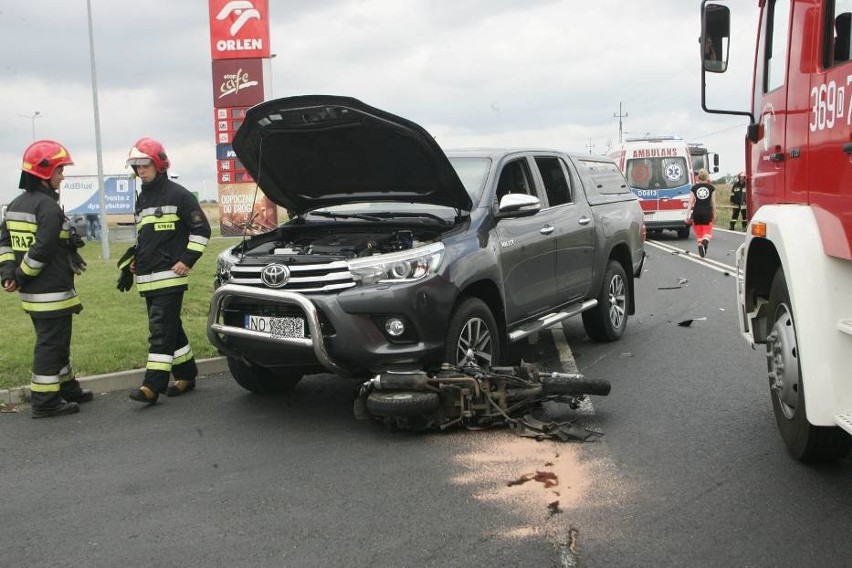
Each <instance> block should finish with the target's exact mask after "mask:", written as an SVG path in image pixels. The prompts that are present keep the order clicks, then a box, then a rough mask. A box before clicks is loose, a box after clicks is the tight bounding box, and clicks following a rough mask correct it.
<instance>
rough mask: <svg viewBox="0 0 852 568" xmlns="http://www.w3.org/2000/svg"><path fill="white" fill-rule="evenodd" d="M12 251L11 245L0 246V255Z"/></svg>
mask: <svg viewBox="0 0 852 568" xmlns="http://www.w3.org/2000/svg"><path fill="white" fill-rule="evenodd" d="M13 252H14V251H13V250H12V247H0V255H5V254H11V253H13Z"/></svg>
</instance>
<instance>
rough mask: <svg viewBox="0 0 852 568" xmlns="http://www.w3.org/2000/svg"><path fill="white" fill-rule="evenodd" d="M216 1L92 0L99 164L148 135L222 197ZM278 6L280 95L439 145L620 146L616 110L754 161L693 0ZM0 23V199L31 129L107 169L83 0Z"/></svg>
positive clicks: (302, 2)
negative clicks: (706, 94) (339, 105)
mask: <svg viewBox="0 0 852 568" xmlns="http://www.w3.org/2000/svg"><path fill="white" fill-rule="evenodd" d="M207 4H208V3H207V0H179V1H178V0H146V1H145V2H130V1H128V0H91V6H92V13H93V16H92V22H93V30H94V42H95V63H96V70H97V82H98V101H99V107H100V127H101V142H102V148H103V153H102V155H103V170H104V174H105V175H109V174H116V173H124V172H125V170H124V160H125V157H126V155H127V151H128V150H129V148H130V146H131V145H132V144H133V142H134V141H135V140H137V139H138V138H140V137H142V136H151V137H154V138H157V139H159V140H161V141H162V142H163V143H164V144H165V146H166V148H167V150H168V153H169V157H170V158H171V161H172V172H173V173H176V174H179V175H180V181H181V183H183V184H184V185H186V186H187V187H188V188H189V189H191V190H193V191H198V192H200V193H201V195H202V197H203V198H214V197H215V195H216V162H215V132H214V124H213V94H212V84H211V83H212V82H211V62H210V47H209V23H208V15H207V14H208V8H207ZM269 4H270V18H271V43H272V46H271V49H272V52H274V53H275V54H276V57H275V58H274V59H273V60H272V78H271V79H272V83H273V94H274V96H275V97H283V96H289V95H299V94H337V95H347V96H354V97H356V98H359V99H361V100H362V101H364V102H366V103H367V104H370V105H372V106H376V107H379V108H382V109H384V110H387V111H390V112H393V113H395V114H398V115H401V116H404V117H406V118H408V119H411V120H413V121H415V122H417V123H419V124H420V125H422V126H423V127H424V128H426V129H427V130H428V131H429V132H431V133H432V134H433V135H434V136H435V137H436V138H437V140H438V142H439V144H441V145H442V146H443V147H444V148H454V147H464V146H524V145H534V146H540V147H551V148H560V149H565V150H572V151H578V152H590V151H591V152H594V153H606V151H607V150H608V149H610V148H612V147H614V146H617V145H618V141H619V119H618V118H616V117H615V116H614V115H616V114H618V113H619V108H620V109H621V113H622V114H625V115H626V116H625V117H624V118H623V123H622V128H623V136H624V137H628V136H640V135H643V134H646V133H651V134H678V135H681V136H683V137H684V138H686V139H688V140H689V141H694V142H703V143H704V144H705V145H707V146H708V148H710V149H711V151H716V152H718V153H719V154H720V157H721V171H722V172H730V173H736V172H737V171H739V170H741V169H743V162H744V159H743V143H742V140H743V136H744V133H745V125H746V123H747V119H745V118H743V117H736V116H725V115H713V114H707V113H704V112H703V111H702V110H701V99H700V85H701V74H700V69H699V61H698V59H699V45H698V36H699V33H700V18H699V7H700V1H699V0H655V1H651V0H632V1H624V0H595V1H593V2H580V1H579V0H269ZM739 4H740V12H742V13H743V14H748V17H746V18H742V21H738V22H736V25H735V28H734V31H733V40H732V44H731V58H732V64H731V68H730V70H729V71H730V72H729V73H727V74H725V75H722V76H718V75H717V76H713V77H712V80H713V84H711V85H710V86H711V96H710V98H709V102H711V103H713V104H716V105H718V106H719V107H724V108H729V109H731V108H732V109H745V108H746V106H747V100H748V91H749V89H750V87H751V81H750V79H749V75H750V69H751V67H750V66H751V59H752V54H753V49H754V47H753V46H754V42H753V33H754V32H753V30H752V29H751V28H752V27H753V25H754V22H753V16H752V14H753V12H754V11H755V5H756V2H753V1H744V2H740V3H739ZM737 26H739V27H737ZM0 38H2V39H0V46H2V47H1V48H0V65H2V73H3V76H2V82H3V89H2V90H3V96H2V99H0V100H2V105H0V131H2V132H3V135H2V136H0V176H2V177H0V203H2V202H8V201H9V200H10V199H12V198H13V197H14V196H15V195H16V194H17V193H18V191H19V190H17V181H18V176H19V172H20V164H21V155H22V152H23V150H24V148H26V146H27V145H28V144H29V143H30V142H31V141H32V139H33V128H34V129H35V135H36V138H53V139H56V140H59V141H61V142H63V143H64V144H66V146H67V147H68V148H69V150H70V151H71V153H72V155H73V157H74V160H75V162H76V165H75V166H74V167H69V168H67V169H66V175H96V174H97V153H96V137H95V119H94V111H93V102H92V64H91V59H90V56H89V35H88V24H87V13H86V0H28V1H26V2H24V1H7V2H3V4H2V5H0ZM267 80H269V77H267ZM619 105H621V106H620V107H619ZM36 112H38V113H39V116H38V117H37V118H35V119H33V118H31V117H32V116H33V115H34V114H35V113H36Z"/></svg>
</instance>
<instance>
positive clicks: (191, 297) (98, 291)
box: [0, 229, 238, 389]
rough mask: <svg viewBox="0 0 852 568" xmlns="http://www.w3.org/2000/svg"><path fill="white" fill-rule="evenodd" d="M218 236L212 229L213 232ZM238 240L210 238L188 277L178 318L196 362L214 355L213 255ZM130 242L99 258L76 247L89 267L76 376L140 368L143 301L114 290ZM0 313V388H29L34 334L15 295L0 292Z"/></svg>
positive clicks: (75, 343)
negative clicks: (210, 326)
mask: <svg viewBox="0 0 852 568" xmlns="http://www.w3.org/2000/svg"><path fill="white" fill-rule="evenodd" d="M216 232H218V231H217V230H216V229H214V234H215V233H216ZM237 240H238V239H237V238H223V237H214V238H211V239H210V243H209V244H208V246H207V250H206V252H205V253H204V255H203V256H202V257H201V259H200V260H199V261H198V263H196V265H195V267H194V268H193V270H192V272H191V273H190V276H189V291H188V292H187V293H186V294H185V295H184V301H183V311H182V313H181V318H182V320H183V326H184V329H185V330H186V333H187V335H188V336H189V341H190V345H192V350H193V351H194V353H195V357H196V358H197V359H205V358H208V357H215V356H217V355H218V353H217V352H216V350H215V349H214V348H213V346H212V345H211V344H210V343H209V342H208V341H207V314H208V310H209V308H210V296H211V294H212V292H213V275H214V274H215V272H216V255H217V254H219V253H220V252H221V251H223V250H225V249H226V248H227V247H229V246H232V245H233V244H235V243H236V242H237ZM130 244H131V243H130V242H111V243H110V257H111V258H110V259H109V260H103V259H101V246H100V243H97V242H90V243H87V245H86V246H85V247H83V248H82V249H80V253H81V255H82V256H83V258H85V259H86V262H87V263H88V269H87V270H86V272H84V273H83V274H82V275H81V276H78V277H77V279H76V288H77V293H78V294H79V295H80V299H81V300H82V302H83V311H82V312H80V313H79V314H77V315H75V316H74V319H73V321H74V332H73V336H72V339H71V361H72V364H73V368H74V371H75V373H76V374H77V376H78V377H84V376H90V375H100V374H103V373H110V372H114V371H121V370H127V369H138V368H143V367H144V366H145V362H146V360H147V355H148V318H147V314H146V311H145V302H144V300H143V299H142V298H141V297H140V296H139V293H138V292H137V291H136V287H135V286H134V287H133V288H131V289H130V291H128V292H119V291H118V290H117V289H116V287H115V286H116V280H117V279H118V275H119V272H118V269H117V268H116V266H115V263H116V261H117V260H118V258H119V257H120V256H121V255H122V254H123V253H124V251H125V249H126V248H127V247H128V246H129V245H130ZM0 313H2V314H3V323H4V328H5V330H6V331H5V334H4V335H5V337H4V338H3V347H2V349H0V389H6V388H11V387H19V386H23V385H26V384H29V381H30V369H31V366H32V356H33V345H34V342H35V332H34V331H33V326H32V322H31V320H30V317H29V316H28V315H27V314H26V313H24V311H23V309H21V302H20V299H19V297H18V294H17V293H13V294H8V293H5V292H2V291H1V290H0Z"/></svg>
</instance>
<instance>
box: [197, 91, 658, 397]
mask: <svg viewBox="0 0 852 568" xmlns="http://www.w3.org/2000/svg"><path fill="white" fill-rule="evenodd" d="M233 147H234V150H235V152H236V154H237V156H238V157H239V159H240V161H241V162H242V164H243V165H244V166H245V168H246V170H247V171H248V172H249V173H250V174H251V176H252V177H253V178H254V179H255V180H256V181H257V183H258V185H259V187H260V188H262V189H263V192H264V193H265V194H266V195H267V196H268V197H269V198H270V199H272V200H273V201H275V202H276V203H278V204H279V205H281V206H283V207H286V208H287V210H288V212H289V214H290V219H289V221H287V222H286V223H284V224H283V225H281V226H280V227H278V228H277V229H275V230H272V231H270V232H268V233H265V234H262V235H258V236H253V237H250V238H247V239H245V240H244V241H243V242H241V243H240V244H238V245H236V246H234V247H232V248H231V249H229V250H227V251H225V252H224V253H222V254H221V255H220V256H219V258H218V266H217V274H216V283H215V284H216V289H215V291H214V293H213V297H212V301H211V309H210V317H209V323H208V336H209V338H210V341H211V342H212V343H213V344H214V345H215V346H216V347H217V348H218V349H219V350H220V351H221V352H222V353H223V354H225V355H226V356H227V358H228V362H229V367H230V370H231V372H232V374H233V376H234V379H236V381H237V382H238V383H239V384H240V385H241V386H243V387H244V388H246V389H248V390H250V391H254V392H278V391H283V390H287V389H290V388H292V387H293V386H294V385H295V384H296V383H297V382H298V381H299V380H300V379H301V378H302V376H303V375H305V374H309V373H316V372H332V373H336V374H339V375H343V376H352V377H356V378H363V377H365V376H369V375H370V374H374V373H377V372H381V371H385V370H391V369H412V368H418V369H426V370H429V369H436V368H438V367H440V366H441V364H442V363H444V362H449V363H451V364H455V363H458V362H459V361H461V360H462V359H463V358H464V357H465V356H466V355H467V354H468V353H469V352H470V351H471V350H472V352H473V354H474V355H475V357H476V360H477V362H478V363H479V364H480V365H481V366H487V365H497V364H499V363H501V361H502V359H504V356H505V354H506V353H508V347H509V344H510V343H512V342H515V341H518V340H520V339H522V338H524V337H527V336H528V335H530V334H532V333H534V332H536V331H538V330H541V329H544V328H547V327H549V326H551V325H553V324H555V323H557V322H559V321H562V320H564V319H566V318H568V317H572V316H575V315H580V314H581V315H582V318H583V323H584V326H585V330H586V332H587V333H588V335H589V336H590V337H591V338H592V339H594V340H597V341H614V340H617V339H619V338H620V337H621V335H622V334H623V333H624V330H625V327H626V325H627V317H628V315H629V314H632V313H633V312H634V302H633V298H634V293H633V288H634V286H633V282H634V277H638V276H640V275H641V271H642V265H643V262H644V258H645V253H644V227H643V223H642V211H641V209H640V207H639V204H638V202H637V201H636V198H635V197H634V196H633V194H632V193H631V192H630V188H629V187H628V186H627V182H626V180H625V179H624V176H623V175H622V174H621V172H620V171H619V170H618V168H617V166H616V165H615V163H614V162H612V161H611V160H609V159H608V158H603V157H596V156H591V155H572V154H566V153H564V152H560V151H557V150H538V149H505V150H503V149H499V150H498V149H469V150H459V151H451V152H444V151H443V150H442V149H441V148H440V147H439V146H438V144H437V143H436V142H435V140H434V138H433V137H432V136H431V135H430V134H429V133H428V132H426V131H425V130H424V129H423V128H422V127H420V126H419V125H417V124H415V123H413V122H411V121H409V120H406V119H404V118H401V117H399V116H395V115H393V114H390V113H388V112H385V111H382V110H380V109H377V108H373V107H370V106H368V105H366V104H364V103H362V102H360V101H358V100H356V99H352V98H348V97H338V96H326V95H309V96H298V97H290V98H283V99H278V100H272V101H267V102H265V103H262V104H260V105H258V106H255V107H253V108H252V109H250V110H249V111H248V113H247V115H246V117H245V121H244V122H243V124H242V126H241V127H240V129H239V130H238V132H237V133H236V135H235V136H234V141H233Z"/></svg>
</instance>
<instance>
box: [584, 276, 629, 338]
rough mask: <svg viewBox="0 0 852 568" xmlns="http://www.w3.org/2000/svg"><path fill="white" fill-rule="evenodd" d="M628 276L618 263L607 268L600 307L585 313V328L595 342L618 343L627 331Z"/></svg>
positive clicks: (599, 297)
mask: <svg viewBox="0 0 852 568" xmlns="http://www.w3.org/2000/svg"><path fill="white" fill-rule="evenodd" d="M627 301H628V295H627V274H626V273H625V272H624V267H622V266H621V264H619V263H618V262H616V261H614V260H610V261H609V264H608V265H607V267H606V273H605V274H604V278H603V282H601V290H600V292H599V293H598V305H597V306H595V307H594V308H592V309H591V310H586V311H585V312H583V327H584V328H585V329H586V334H587V335H588V336H589V337H590V338H592V339H593V340H594V341H599V342H608V341H616V340H618V339H620V338H621V336H622V335H624V330H625V329H627V308H628V306H627Z"/></svg>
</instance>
